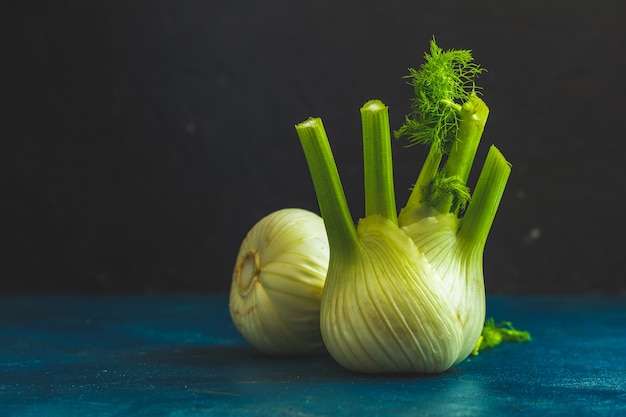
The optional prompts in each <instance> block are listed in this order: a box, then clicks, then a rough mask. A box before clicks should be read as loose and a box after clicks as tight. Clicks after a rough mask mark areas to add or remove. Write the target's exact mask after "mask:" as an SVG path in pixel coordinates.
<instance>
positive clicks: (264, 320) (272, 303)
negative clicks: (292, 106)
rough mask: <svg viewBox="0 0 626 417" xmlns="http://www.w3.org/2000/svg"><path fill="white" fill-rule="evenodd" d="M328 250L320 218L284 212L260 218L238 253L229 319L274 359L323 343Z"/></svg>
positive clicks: (308, 349) (302, 213) (246, 337)
mask: <svg viewBox="0 0 626 417" xmlns="http://www.w3.org/2000/svg"><path fill="white" fill-rule="evenodd" d="M329 253H330V252H329V246H328V239H327V237H326V230H325V228H324V222H323V220H322V218H321V217H320V216H318V215H317V214H315V213H312V212H310V211H307V210H302V209H283V210H279V211H276V212H274V213H271V214H270V215H268V216H266V217H264V218H263V219H261V220H260V221H259V222H258V223H257V224H256V225H255V226H254V227H253V228H252V229H251V230H250V232H249V233H248V235H247V236H246V238H245V239H244V241H243V243H242V244H241V248H240V250H239V254H238V255H237V261H236V264H235V269H234V271H233V280H232V286H231V291H230V304H229V307H230V315H231V318H232V320H233V323H234V324H235V326H236V327H237V330H239V332H240V333H241V335H242V336H243V337H244V338H245V339H246V340H247V341H248V343H250V344H251V345H253V346H255V347H256V348H258V349H259V350H261V351H263V352H265V353H268V354H272V355H293V354H302V353H306V352H309V351H311V350H313V349H315V348H316V347H318V346H320V345H321V344H322V338H321V334H320V325H319V323H320V322H319V318H320V302H321V296H322V290H323V288H324V281H325V279H326V272H327V269H328V260H329Z"/></svg>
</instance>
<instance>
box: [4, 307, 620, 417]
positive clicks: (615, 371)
mask: <svg viewBox="0 0 626 417" xmlns="http://www.w3.org/2000/svg"><path fill="white" fill-rule="evenodd" d="M488 314H489V315H492V316H494V318H495V319H496V321H498V320H510V321H513V323H514V324H515V326H516V327H518V328H520V329H526V330H529V331H530V332H531V333H532V335H533V337H534V339H533V341H532V342H531V343H528V344H509V345H502V346H500V347H498V348H496V349H493V350H489V351H484V352H482V353H481V354H480V355H478V356H475V357H471V358H469V359H467V360H466V361H464V362H463V363H461V364H459V365H458V366H456V367H454V368H453V369H451V370H450V371H448V372H446V373H445V374H442V375H437V376H414V375H413V376H368V375H360V374H354V373H350V372H347V371H345V370H343V369H342V368H341V367H339V366H338V365H337V364H336V363H335V362H334V361H333V360H332V358H330V357H329V356H328V355H327V353H326V352H325V351H323V350H320V351H319V352H317V353H315V354H313V355H311V356H309V357H306V358H297V359H279V358H271V357H267V356H264V355H262V354H259V353H256V352H255V351H254V350H253V349H252V348H250V347H248V346H247V345H246V344H245V342H244V341H243V340H242V339H241V337H240V336H239V335H238V333H237V332H236V330H235V329H234V327H233V326H232V324H231V322H230V318H229V316H228V308H227V297H226V296H224V295H220V296H113V297H103V296H98V297H84V296H16V297H8V296H4V297H0V415H1V416H64V417H67V416H89V417H97V416H204V417H206V416H300V417H308V416H353V415H376V416H387V415H393V416H440V415H441V416H446V417H453V416H483V415H489V416H522V415H523V416H529V415H531V416H532V415H537V416H561V415H563V416H626V298H619V297H604V298H601V297H490V298H489V299H488Z"/></svg>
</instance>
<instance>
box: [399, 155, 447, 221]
mask: <svg viewBox="0 0 626 417" xmlns="http://www.w3.org/2000/svg"><path fill="white" fill-rule="evenodd" d="M441 158H442V154H441V152H439V150H438V149H437V147H435V146H431V147H430V151H429V152H428V156H427V157H426V161H425V162H424V165H423V166H422V170H421V171H420V173H419V176H418V177H417V181H416V182H415V185H414V186H413V190H411V195H410V196H409V199H408V201H407V202H406V206H404V208H403V209H402V210H400V216H399V217H398V223H399V224H400V226H406V225H409V224H412V223H415V222H416V221H418V220H419V219H420V218H421V217H423V215H424V214H425V213H423V209H424V205H423V202H422V191H423V189H424V187H425V186H426V184H428V183H429V182H430V181H431V180H432V179H433V178H434V177H435V175H436V174H437V171H438V170H439V165H440V164H441Z"/></svg>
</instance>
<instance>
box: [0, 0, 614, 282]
mask: <svg viewBox="0 0 626 417" xmlns="http://www.w3.org/2000/svg"><path fill="white" fill-rule="evenodd" d="M12 3H14V4H13V5H12V6H4V9H5V12H4V13H2V18H1V19H2V34H1V37H2V50H3V54H2V55H3V56H2V72H3V74H4V76H3V77H2V94H1V97H2V102H3V103H4V106H3V107H4V110H3V112H2V113H1V114H2V123H1V126H2V127H1V129H2V138H1V140H2V155H3V158H4V159H5V162H4V163H3V164H2V165H3V168H5V169H4V170H3V171H4V175H3V176H2V177H3V178H2V179H3V184H4V185H3V193H2V199H1V203H0V204H1V205H2V225H3V226H2V231H1V233H0V234H1V239H2V240H3V242H2V243H3V246H4V248H5V249H4V250H3V251H2V264H3V266H2V271H1V272H2V279H1V280H0V290H1V291H3V292H13V291H34V292H41V291H138V292H144V291H225V290H226V289H227V288H228V287H229V285H230V279H231V271H232V267H233V262H234V258H235V255H236V253H237V250H238V246H239V244H240V242H241V240H242V239H243V237H244V236H245V234H246V232H247V231H248V229H249V228H250V227H251V226H252V225H253V224H254V223H255V222H256V221H257V220H259V219H260V218H261V217H263V216H264V215H266V214H268V213H270V212H271V211H273V210H276V209H279V208H283V207H304V208H308V209H311V210H316V211H317V203H316V200H315V196H314V192H313V187H312V185H311V181H310V177H309V174H308V171H307V168H306V165H305V161H304V156H303V154H302V151H301V149H300V145H299V142H298V139H297V136H296V134H295V131H294V129H293V126H294V125H295V124H296V123H298V122H300V121H302V120H304V119H306V118H307V117H309V116H321V117H322V118H323V119H324V123H325V126H326V128H327V130H328V133H329V136H330V138H331V142H332V144H333V147H334V149H335V152H336V159H337V161H338V164H339V168H340V171H341V175H342V178H343V181H344V183H345V186H346V189H347V194H348V198H349V201H350V204H351V207H352V211H353V214H354V216H355V218H358V217H359V216H361V215H362V213H363V203H362V199H363V192H362V178H361V175H362V171H361V163H362V157H361V144H360V120H359V107H360V106H361V105H362V104H363V103H364V102H365V101H366V100H368V99H371V98H379V99H381V100H383V101H384V102H385V103H386V104H388V105H389V106H390V116H391V124H392V127H394V128H397V127H399V125H400V124H401V122H402V120H403V117H404V114H405V113H406V112H407V111H408V104H409V99H410V98H411V89H410V88H409V87H408V86H407V85H406V84H405V81H404V80H403V79H402V77H403V76H404V75H405V74H406V73H407V70H406V69H407V67H412V66H414V67H416V66H418V65H420V64H421V62H422V56H423V54H424V52H425V51H426V50H427V47H428V41H429V40H430V39H431V37H432V36H433V35H434V36H436V38H437V40H438V43H439V44H440V46H442V47H443V48H445V49H448V48H457V49H458V48H469V49H472V50H473V51H474V56H475V58H476V60H477V61H478V62H480V63H481V64H482V65H483V66H485V67H486V68H487V69H488V72H487V73H486V74H485V75H483V76H482V77H481V78H480V80H479V83H480V84H481V85H482V87H483V97H484V99H485V101H486V102H487V103H488V105H489V106H490V108H491V114H490V117H489V122H488V124H487V129H486V132H485V135H484V137H483V148H482V150H481V153H480V154H479V156H478V159H477V164H480V163H481V162H482V159H483V157H484V150H485V149H486V148H487V147H488V145H489V144H491V143H495V144H496V145H497V146H498V147H499V148H500V149H501V150H502V152H503V153H504V154H505V155H506V156H507V158H508V159H509V160H510V161H511V163H512V164H513V173H512V176H511V179H510V182H509V186H508V188H507V191H506V194H505V197H504V200H503V202H502V205H501V207H500V211H499V213H498V216H497V218H496V221H495V224H494V227H493V230H492V233H491V235H490V238H489V241H488V243H487V248H486V253H485V274H486V283H487V289H488V291H489V292H491V293H538V292H543V293H554V292H607V293H615V292H625V291H626V266H625V265H626V264H625V263H624V260H623V258H624V255H623V252H624V245H623V241H622V237H621V236H622V233H623V230H625V227H624V226H625V224H624V217H623V214H622V211H623V205H624V198H623V195H624V187H625V186H624V179H623V171H624V168H623V167H624V164H625V163H626V160H625V155H626V145H625V141H624V107H623V100H624V93H625V92H626V83H625V82H624V75H625V74H626V32H625V31H624V30H623V22H624V18H625V17H626V7H625V4H626V3H624V2H622V1H618V0H615V1H603V0H599V1H595V2H589V1H571V0H553V1H544V0H529V1H524V2H509V1H484V0H474V1H471V2H468V1H466V0H460V1H457V0H449V1H441V2H435V1H418V0H387V1H371V0H360V1H335V0H332V1H329V0H320V1H316V2H302V1H294V0H269V1H264V2H260V1H252V0H211V1H200V0H175V1H174V0H170V1H168V0H149V1H148V0H145V1H144V0H124V1H120V0H113V1H111V0H107V1H104V0H102V1H78V0H77V1H70V0H65V1H63V0H59V1H54V2H44V1H39V2H37V1H35V2H20V3H19V5H18V4H17V3H18V2H12ZM394 152H395V169H396V178H397V183H396V186H397V189H398V191H397V192H398V200H399V203H402V202H403V201H404V200H405V199H406V197H407V196H408V188H409V187H410V186H411V183H412V182H413V181H414V180H415V177H416V175H417V173H418V171H419V167H420V166H421V163H422V161H423V158H424V156H425V152H424V150H423V149H420V148H417V147H413V148H408V149H406V148H405V147H404V143H402V142H398V143H394Z"/></svg>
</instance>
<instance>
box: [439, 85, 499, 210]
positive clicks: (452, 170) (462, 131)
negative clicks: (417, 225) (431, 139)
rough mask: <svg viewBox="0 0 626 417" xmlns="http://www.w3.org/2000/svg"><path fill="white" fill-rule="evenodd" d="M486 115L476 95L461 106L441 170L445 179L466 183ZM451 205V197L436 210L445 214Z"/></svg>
mask: <svg viewBox="0 0 626 417" xmlns="http://www.w3.org/2000/svg"><path fill="white" fill-rule="evenodd" d="M488 115H489V108H488V107H487V105H486V104H485V102H484V101H482V100H481V99H480V98H479V97H478V96H476V95H472V96H471V97H470V99H469V100H468V101H467V102H465V103H464V104H463V106H461V108H460V110H459V117H460V122H459V131H458V133H457V137H456V140H455V141H454V143H453V144H452V148H451V149H450V154H449V155H448V158H447V160H446V163H445V165H444V168H443V169H444V171H443V172H444V173H445V175H446V177H457V178H459V179H460V180H461V181H462V182H463V183H464V184H466V183H467V179H468V178H469V174H470V171H471V169H472V165H473V164H474V158H475V156H476V150H477V149H478V145H479V143H480V139H481V137H482V134H483V131H484V129H485V124H486V123H487V116H488ZM451 203H452V197H450V198H448V199H446V200H445V201H444V202H442V203H441V204H439V206H438V207H437V209H438V210H439V211H440V212H443V213H447V212H449V211H450V206H451Z"/></svg>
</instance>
